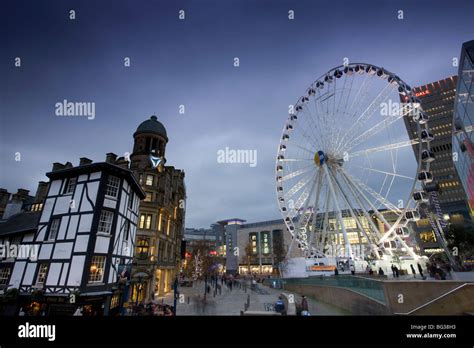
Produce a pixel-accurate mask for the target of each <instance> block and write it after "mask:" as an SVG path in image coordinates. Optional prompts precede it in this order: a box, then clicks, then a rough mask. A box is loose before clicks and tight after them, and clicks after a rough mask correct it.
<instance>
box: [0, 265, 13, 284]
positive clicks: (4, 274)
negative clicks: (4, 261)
mask: <svg viewBox="0 0 474 348" xmlns="http://www.w3.org/2000/svg"><path fill="white" fill-rule="evenodd" d="M11 272H12V269H11V268H10V267H5V268H2V269H0V285H8V280H9V279H10V274H11Z"/></svg>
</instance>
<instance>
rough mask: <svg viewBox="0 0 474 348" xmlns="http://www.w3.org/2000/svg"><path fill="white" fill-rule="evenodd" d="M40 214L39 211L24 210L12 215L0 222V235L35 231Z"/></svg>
mask: <svg viewBox="0 0 474 348" xmlns="http://www.w3.org/2000/svg"><path fill="white" fill-rule="evenodd" d="M40 216H41V212H40V211H34V212H31V211H26V212H21V213H18V214H15V215H12V216H10V218H9V219H8V220H6V221H4V222H0V236H3V235H10V234H17V233H26V232H35V231H36V228H37V227H38V221H39V218H40Z"/></svg>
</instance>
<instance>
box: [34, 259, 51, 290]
mask: <svg viewBox="0 0 474 348" xmlns="http://www.w3.org/2000/svg"><path fill="white" fill-rule="evenodd" d="M47 273H48V264H47V263H42V264H40V265H39V270H38V276H37V277H36V284H38V285H42V284H44V282H45V280H46V274H47Z"/></svg>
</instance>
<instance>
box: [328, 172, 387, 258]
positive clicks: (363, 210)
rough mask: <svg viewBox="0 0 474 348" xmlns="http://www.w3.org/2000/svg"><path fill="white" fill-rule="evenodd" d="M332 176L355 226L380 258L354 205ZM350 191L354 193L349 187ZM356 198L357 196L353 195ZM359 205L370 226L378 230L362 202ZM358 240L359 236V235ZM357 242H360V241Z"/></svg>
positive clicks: (335, 177)
mask: <svg viewBox="0 0 474 348" xmlns="http://www.w3.org/2000/svg"><path fill="white" fill-rule="evenodd" d="M333 176H334V179H335V181H336V184H337V186H338V187H339V191H341V193H342V195H343V197H344V199H345V201H346V202H347V206H348V207H349V212H350V214H351V216H352V218H353V219H354V220H355V222H356V224H357V227H358V228H359V230H360V232H362V234H363V235H364V236H365V238H366V239H367V243H368V244H369V246H370V248H371V249H372V251H373V252H374V254H375V257H376V258H377V259H380V255H379V253H378V247H377V245H376V244H374V243H372V241H371V240H370V238H369V235H368V234H367V232H366V231H365V228H364V227H363V226H362V222H361V221H360V219H359V216H358V215H357V214H355V213H354V210H355V209H354V207H353V205H352V203H351V202H350V200H349V197H347V195H346V194H345V193H344V191H343V189H342V185H341V183H340V182H339V180H338V179H337V176H336V175H335V174H333ZM351 192H352V194H354V192H353V191H352V188H351ZM355 198H356V199H357V197H355ZM359 205H360V206H361V208H360V209H361V210H362V213H363V215H364V216H365V218H366V219H367V221H368V223H369V224H370V223H372V225H373V226H372V227H373V228H374V229H375V230H376V231H378V229H377V227H376V226H375V224H374V223H373V221H372V219H371V218H370V215H369V213H367V211H366V210H365V208H364V206H363V205H362V204H360V202H359ZM359 242H360V237H359ZM359 244H362V243H361V242H360V243H359Z"/></svg>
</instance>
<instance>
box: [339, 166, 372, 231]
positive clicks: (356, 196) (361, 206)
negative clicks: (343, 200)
mask: <svg viewBox="0 0 474 348" xmlns="http://www.w3.org/2000/svg"><path fill="white" fill-rule="evenodd" d="M341 177H342V179H343V181H344V182H345V183H346V186H347V187H348V189H349V191H350V192H351V194H352V197H353V198H354V200H355V201H356V202H357V204H358V206H359V209H361V211H362V213H363V215H364V216H365V218H366V220H367V221H368V223H369V226H370V227H371V228H372V232H373V233H374V236H376V237H377V238H380V237H381V234H380V231H379V229H378V228H377V226H375V224H374V222H373V221H372V219H371V217H370V214H369V212H368V211H367V209H366V208H365V204H364V203H363V202H362V198H361V197H362V196H361V195H360V194H359V193H357V192H356V189H355V188H354V187H353V186H352V185H351V183H350V182H349V180H348V179H347V178H346V177H345V176H344V175H341ZM368 207H370V205H368Z"/></svg>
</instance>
